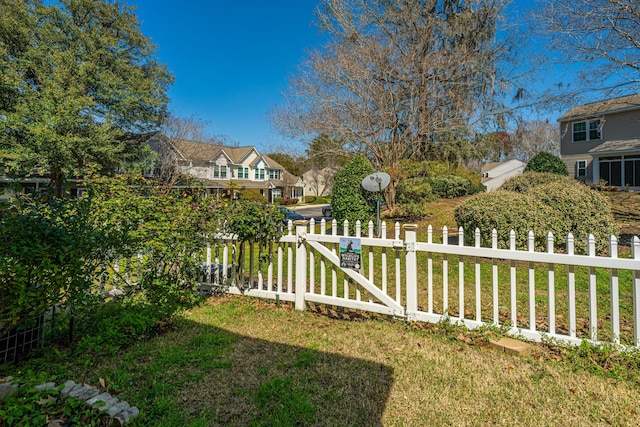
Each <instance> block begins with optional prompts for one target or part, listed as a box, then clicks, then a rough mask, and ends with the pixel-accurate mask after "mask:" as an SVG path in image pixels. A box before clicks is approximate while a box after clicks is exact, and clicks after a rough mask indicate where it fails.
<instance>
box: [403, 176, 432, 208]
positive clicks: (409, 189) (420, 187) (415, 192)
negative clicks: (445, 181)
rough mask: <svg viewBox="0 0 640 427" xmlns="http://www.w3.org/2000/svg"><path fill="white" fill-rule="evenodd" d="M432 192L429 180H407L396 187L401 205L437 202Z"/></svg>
mask: <svg viewBox="0 0 640 427" xmlns="http://www.w3.org/2000/svg"><path fill="white" fill-rule="evenodd" d="M436 199H437V197H436V196H435V195H434V194H433V191H431V184H430V183H429V179H428V178H420V177H416V178H407V179H403V180H401V181H400V182H398V186H397V187H396V201H397V202H398V203H400V204H406V203H423V202H430V201H433V200H436Z"/></svg>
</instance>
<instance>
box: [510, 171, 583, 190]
mask: <svg viewBox="0 0 640 427" xmlns="http://www.w3.org/2000/svg"><path fill="white" fill-rule="evenodd" d="M550 182H561V183H564V184H566V185H573V184H575V183H576V180H575V179H573V178H569V177H568V176H564V175H558V174H556V173H551V172H525V173H523V174H522V175H516V176H514V177H512V178H509V179H508V180H507V181H505V183H504V184H502V186H501V187H500V188H501V189H503V190H507V191H515V192H517V193H526V192H527V191H529V189H531V188H533V187H535V186H538V185H542V184H547V183H550Z"/></svg>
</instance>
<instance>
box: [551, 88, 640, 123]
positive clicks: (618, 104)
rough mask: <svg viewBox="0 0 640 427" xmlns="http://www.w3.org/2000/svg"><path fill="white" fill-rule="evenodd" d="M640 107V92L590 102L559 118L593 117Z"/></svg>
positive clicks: (561, 120)
mask: <svg viewBox="0 0 640 427" xmlns="http://www.w3.org/2000/svg"><path fill="white" fill-rule="evenodd" d="M635 109H640V94H634V95H628V96H622V97H620V98H613V99H606V100H604V101H598V102H592V103H590V104H585V105H581V106H579V107H574V108H572V109H571V110H569V111H567V112H566V113H564V114H563V115H562V116H560V118H559V119H558V121H559V122H566V121H568V120H575V119H580V118H587V117H592V116H595V115H598V114H604V113H609V114H611V113H619V112H621V111H627V110H635Z"/></svg>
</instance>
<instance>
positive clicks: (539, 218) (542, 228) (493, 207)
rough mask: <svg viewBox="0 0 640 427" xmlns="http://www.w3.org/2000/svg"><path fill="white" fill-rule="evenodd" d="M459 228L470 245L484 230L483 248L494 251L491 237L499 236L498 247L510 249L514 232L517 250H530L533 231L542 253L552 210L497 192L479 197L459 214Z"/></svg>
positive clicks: (526, 198) (531, 200)
mask: <svg viewBox="0 0 640 427" xmlns="http://www.w3.org/2000/svg"><path fill="white" fill-rule="evenodd" d="M454 215H455V219H456V223H457V224H458V226H459V227H462V228H463V229H464V230H465V240H466V242H467V244H473V242H474V239H475V237H474V233H475V229H476V228H478V229H480V238H481V245H482V246H485V247H491V233H492V230H493V229H495V230H496V231H497V233H498V247H499V248H502V249H508V248H509V235H510V232H511V230H514V231H515V232H516V247H517V248H518V249H527V241H528V233H529V230H531V231H533V232H534V236H535V238H536V240H535V245H536V248H537V249H538V250H542V249H544V248H545V247H546V233H547V231H548V230H547V228H548V223H547V218H548V217H549V216H550V215H551V209H550V208H549V207H548V206H546V205H545V204H544V203H542V202H541V201H540V200H537V199H536V198H534V197H532V196H530V195H528V194H519V193H514V192H512V191H503V190H497V191H493V192H490V193H481V194H476V195H475V196H472V197H470V198H469V199H467V200H465V201H464V202H463V203H461V204H460V205H459V206H458V207H457V208H456V210H455V214H454Z"/></svg>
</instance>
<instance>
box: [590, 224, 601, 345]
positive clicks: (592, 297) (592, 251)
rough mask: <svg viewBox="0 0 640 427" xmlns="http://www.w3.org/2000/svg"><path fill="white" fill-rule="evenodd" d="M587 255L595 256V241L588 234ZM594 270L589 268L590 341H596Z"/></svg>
mask: <svg viewBox="0 0 640 427" xmlns="http://www.w3.org/2000/svg"><path fill="white" fill-rule="evenodd" d="M587 255H588V256H590V257H595V256H596V239H595V237H593V234H589V238H588V241H587ZM596 298H597V295H596V269H595V267H592V266H589V331H590V336H591V340H592V341H594V342H595V341H597V340H598V308H597V301H596Z"/></svg>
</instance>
